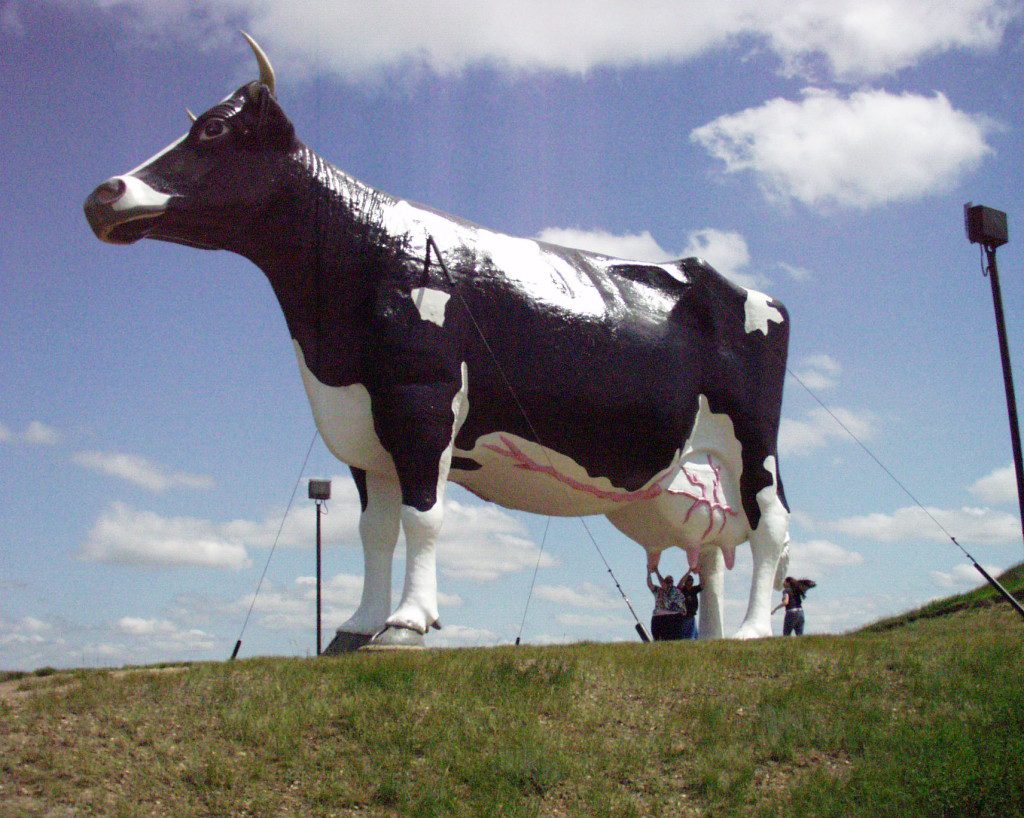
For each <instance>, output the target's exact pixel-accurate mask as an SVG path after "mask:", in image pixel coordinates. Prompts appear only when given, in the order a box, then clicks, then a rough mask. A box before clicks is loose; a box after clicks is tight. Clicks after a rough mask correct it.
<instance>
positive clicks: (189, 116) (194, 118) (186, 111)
mask: <svg viewBox="0 0 1024 818" xmlns="http://www.w3.org/2000/svg"><path fill="white" fill-rule="evenodd" d="M185 113H186V114H188V118H189V119H191V120H192V121H193V122H195V121H196V115H195V114H194V113H192V112H191V111H190V110H189V109H188V108H186V109H185Z"/></svg>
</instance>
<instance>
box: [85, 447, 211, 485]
mask: <svg viewBox="0 0 1024 818" xmlns="http://www.w3.org/2000/svg"><path fill="white" fill-rule="evenodd" d="M71 460H72V461H73V462H74V463H76V464H77V465H79V466H82V467H83V468H86V469H91V470H93V471H98V472H102V473H103V474H108V475H110V476H111V477H119V478H121V479H122V480H127V481H128V482H129V483H134V484H135V485H137V486H142V487H143V488H145V489H149V490H150V491H155V492H163V491H167V489H172V488H188V489H209V488H213V485H214V483H213V478H212V477H209V476H208V475H205V474H191V473H189V472H183V471H176V472H168V471H167V470H166V469H164V468H163V467H162V466H160V465H158V464H156V463H153V462H152V461H150V460H147V459H146V458H144V457H140V456H139V455H134V454H124V453H121V452H76V453H75V454H74V455H73V456H72V458H71Z"/></svg>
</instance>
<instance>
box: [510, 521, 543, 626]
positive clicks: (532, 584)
mask: <svg viewBox="0 0 1024 818" xmlns="http://www.w3.org/2000/svg"><path fill="white" fill-rule="evenodd" d="M550 527H551V515H550V514H549V515H548V516H547V519H546V520H545V521H544V536H543V537H541V540H540V550H539V551H538V552H537V564H536V565H534V566H533V579H532V580H530V592H529V593H528V594H527V595H526V606H525V607H524V608H523V621H522V622H520V623H519V633H517V634H516V645H518V644H519V641H520V639H521V638H522V636H523V628H525V627H526V613H527V611H529V610H530V600H531V599H532V598H533V586H534V585H535V584H536V582H537V570H538V569H539V568H540V558H541V557H542V556H544V544H545V543H546V542H547V541H548V529H549V528H550Z"/></svg>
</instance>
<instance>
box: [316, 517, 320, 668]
mask: <svg viewBox="0 0 1024 818" xmlns="http://www.w3.org/2000/svg"><path fill="white" fill-rule="evenodd" d="M320 506H321V501H320V500H317V501H316V655H317V656H319V655H320V645H321V641H320Z"/></svg>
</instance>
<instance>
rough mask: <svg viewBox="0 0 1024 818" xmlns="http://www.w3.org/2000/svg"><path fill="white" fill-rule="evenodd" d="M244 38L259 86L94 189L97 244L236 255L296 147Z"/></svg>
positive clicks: (265, 65)
mask: <svg viewBox="0 0 1024 818" xmlns="http://www.w3.org/2000/svg"><path fill="white" fill-rule="evenodd" d="M243 34H244V32H243ZM244 36H245V38H246V39H247V40H248V41H249V44H250V45H251V46H252V49H253V52H254V53H255V54H256V60H257V62H258V64H259V67H260V78H259V80H257V81H256V82H251V83H249V84H248V85H243V86H242V87H241V88H239V89H238V90H237V91H236V92H235V93H234V94H232V95H231V96H229V97H227V98H226V99H225V100H224V101H223V102H221V103H220V104H218V105H215V106H214V107H213V108H211V109H210V110H209V111H207V112H206V113H204V114H203V115H202V116H199V117H195V118H193V119H194V121H193V123H192V127H191V129H190V130H189V131H188V133H186V134H185V135H184V136H183V137H181V138H180V139H178V140H177V141H176V142H173V143H171V144H170V145H168V146H167V147H166V148H164V150H162V151H161V152H160V153H158V154H157V155H156V156H154V157H152V158H151V159H148V160H146V161H145V162H143V163H142V164H141V165H139V166H138V167H137V168H135V169H134V170H130V171H128V172H127V173H125V174H122V175H121V176H114V177H113V178H111V179H108V180H107V181H106V182H104V183H103V184H101V185H100V186H99V187H97V188H96V190H94V191H93V192H92V193H91V194H90V195H89V198H88V199H86V201H85V215H86V218H87V219H88V220H89V224H90V225H91V226H92V229H93V231H94V232H95V233H96V235H97V236H98V237H99V238H100V239H102V240H103V241H106V242H110V243H111V244H131V243H132V242H135V241H138V240H139V239H141V238H152V239H162V240H163V241H172V242H177V243H179V244H187V245H189V246H192V247H202V248H206V249H219V248H232V247H233V245H234V244H235V242H234V241H233V239H234V237H236V236H239V235H242V234H243V233H244V232H245V231H246V229H247V228H248V227H249V226H250V225H251V224H252V221H253V219H254V218H257V217H258V214H259V211H260V206H261V205H262V204H265V203H266V202H267V201H268V199H269V198H270V197H272V196H273V194H274V191H275V189H276V188H275V186H277V187H279V186H280V182H281V179H282V177H283V176H284V175H285V168H286V167H287V158H288V156H289V154H290V153H291V152H292V151H293V150H294V149H295V147H296V146H297V145H298V143H297V141H296V139H295V129H294V127H293V126H292V124H291V122H290V121H289V120H288V117H287V116H285V114H284V112H283V111H282V110H281V107H280V106H279V105H278V104H277V100H276V99H275V97H274V70H273V68H271V66H270V62H269V60H268V59H267V57H266V55H265V54H264V53H263V51H262V49H260V47H259V46H258V45H257V44H256V42H255V41H254V40H253V39H252V38H251V37H249V35H247V34H245V35H244Z"/></svg>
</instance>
